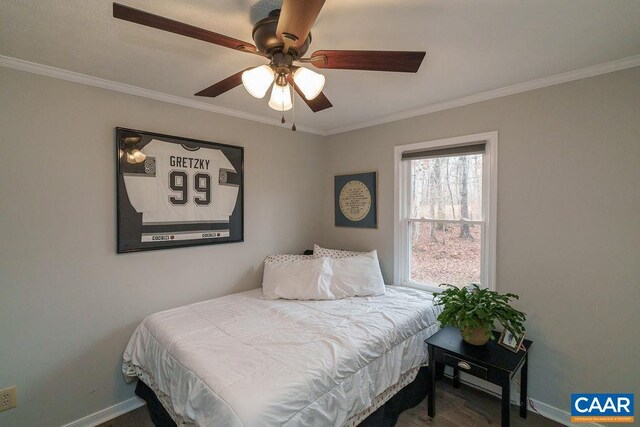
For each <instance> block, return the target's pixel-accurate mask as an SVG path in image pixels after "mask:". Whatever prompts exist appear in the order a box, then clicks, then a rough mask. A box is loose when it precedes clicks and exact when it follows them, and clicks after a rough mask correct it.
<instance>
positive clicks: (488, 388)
mask: <svg viewBox="0 0 640 427" xmlns="http://www.w3.org/2000/svg"><path fill="white" fill-rule="evenodd" d="M445 376H446V377H448V378H451V375H450V374H448V373H446V374H445ZM460 382H461V383H463V384H465V385H468V386H469V387H473V388H475V389H477V390H480V391H483V392H485V393H489V394H491V395H493V396H496V397H498V398H499V397H501V396H500V391H499V390H500V388H499V387H498V386H494V385H493V384H491V383H488V382H485V381H482V380H480V379H478V378H475V377H472V376H470V375H465V374H464V373H461V378H460ZM531 403H533V406H534V407H532V406H531ZM511 404H512V405H520V389H519V388H518V389H517V390H514V389H513V388H512V390H511ZM527 408H528V409H529V411H531V412H534V413H536V412H537V413H538V414H540V415H541V416H543V417H545V418H548V419H550V420H553V421H555V422H557V423H560V424H563V425H565V426H572V425H575V424H572V423H571V413H570V412H567V411H563V410H562V409H559V408H556V407H555V406H551V405H549V404H548V403H544V402H541V401H539V400H536V399H533V398H529V402H527ZM580 425H581V426H585V427H604V426H603V425H602V424H597V423H581V424H580Z"/></svg>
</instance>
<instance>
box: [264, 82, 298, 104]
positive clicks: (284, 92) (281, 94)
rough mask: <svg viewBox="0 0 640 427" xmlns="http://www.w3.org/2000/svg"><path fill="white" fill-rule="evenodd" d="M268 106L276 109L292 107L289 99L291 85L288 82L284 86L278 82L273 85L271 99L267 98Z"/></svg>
mask: <svg viewBox="0 0 640 427" xmlns="http://www.w3.org/2000/svg"><path fill="white" fill-rule="evenodd" d="M269 107H271V108H273V109H274V110H276V111H287V110H290V109H291V107H293V101H292V100H291V87H290V86H289V84H288V83H287V84H285V85H284V86H281V85H279V84H274V85H273V90H272V91H271V99H269Z"/></svg>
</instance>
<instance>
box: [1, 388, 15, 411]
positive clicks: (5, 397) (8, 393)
mask: <svg viewBox="0 0 640 427" xmlns="http://www.w3.org/2000/svg"><path fill="white" fill-rule="evenodd" d="M15 407H16V387H15V386H13V387H9V388H5V389H2V390H0V412H2V411H6V410H7V409H11V408H15Z"/></svg>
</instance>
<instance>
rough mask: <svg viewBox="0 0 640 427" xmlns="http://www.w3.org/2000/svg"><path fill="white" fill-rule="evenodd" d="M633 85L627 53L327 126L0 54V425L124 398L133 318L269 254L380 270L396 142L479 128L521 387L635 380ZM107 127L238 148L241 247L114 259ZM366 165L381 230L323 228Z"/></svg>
mask: <svg viewBox="0 0 640 427" xmlns="http://www.w3.org/2000/svg"><path fill="white" fill-rule="evenodd" d="M639 82H640V68H635V69H631V70H626V71H621V72H617V73H613V74H608V75H603V76H599V77H594V78H590V79H586V80H581V81H576V82H572V83H567V84H563V85H559V86H553V87H549V88H545V89H540V90H536V91H532V92H528V93H523V94H519V95H513V96H509V97H505V98H500V99H495V100H492V101H487V102H483V103H479V104H475V105H470V106H466V107H461V108H456V109H453V110H448V111H443V112H439V113H433V114H429V115H427V116H423V117H417V118H412V119H408V120H404V121H401V122H396V123H390V124H386V125H381V126H376V127H373V128H369V129H363V130H359V131H354V132H350V133H346V134H342V135H336V136H332V137H329V138H320V137H316V136H312V135H307V134H303V133H300V132H297V133H295V134H294V133H292V132H290V131H288V130H286V129H278V128H275V127H272V126H267V125H260V124H256V123H253V122H248V121H243V120H239V119H234V118H229V117H222V116H218V115H215V114H212V113H207V112H203V111H199V110H193V109H189V108H184V107H178V106H174V105H170V104H166V103H162V102H156V101H151V100H147V99H143V98H137V97H133V96H129V95H123V94H119V93H115V92H110V91H106V90H101V89H96V88H91V87H87V86H82V85H77V84H73V83H67V82H63V81H59V80H54V79H49V78H45V77H39V76H35V75H31V74H27V73H22V72H17V71H11V70H7V69H0V87H2V90H1V91H0V147H1V157H0V159H2V167H1V168H0V200H2V202H1V204H0V227H1V228H0V230H1V231H2V250H1V253H0V337H1V340H2V341H1V342H0V366H1V367H2V368H0V386H1V387H4V386H8V385H13V384H15V385H17V386H18V399H19V403H18V405H19V406H18V408H16V409H13V410H10V411H7V412H3V413H0V424H1V425H3V426H4V425H6V426H36V425H37V426H47V425H52V426H53V425H60V424H63V423H66V422H70V421H73V420H76V419H78V418H81V417H83V416H85V415H87V414H90V413H93V412H95V411H98V410H101V409H104V408H106V407H107V406H109V405H112V404H115V403H119V402H121V401H124V400H126V399H128V398H129V397H131V396H132V389H131V387H129V386H126V385H125V384H124V383H123V379H122V375H121V374H120V360H121V353H122V350H123V348H124V346H125V344H126V342H127V340H128V338H129V336H130V334H131V332H132V331H133V329H134V328H135V326H136V325H137V324H138V322H139V321H140V320H141V319H142V318H143V317H144V316H145V315H146V314H149V313H152V312H155V311H158V310H162V309H165V308H169V307H175V306H179V305H182V304H186V303H190V302H194V301H198V300H203V299H207V298H213V297H216V296H220V295H224V294H228V293H231V292H236V291H242V290H246V289H251V288H254V287H257V286H259V284H260V278H261V269H260V264H261V262H262V260H263V258H264V256H265V255H267V254H269V253H285V252H292V253H296V252H300V251H302V250H303V249H304V248H306V247H308V246H309V245H310V244H311V243H313V242H314V241H317V242H318V243H321V244H324V245H325V246H328V247H340V248H345V249H349V248H350V249H373V248H376V249H378V250H379V254H380V257H381V259H382V264H383V270H384V274H385V278H386V279H387V282H390V280H391V278H392V276H393V271H392V269H393V223H392V221H393V205H392V204H393V190H394V189H393V147H394V146H395V145H401V144H406V143H411V142H419V141H426V140H433V139H439V138H445V137H451V136H458V135H465V134H471V133H478V132H485V131H492V130H497V131H498V132H499V150H498V151H499V152H498V158H499V163H498V180H499V183H498V260H497V270H498V271H497V274H498V275H497V282H498V289H499V290H500V291H502V292H505V291H512V292H516V293H518V294H520V296H521V302H520V303H519V307H520V308H522V309H524V310H525V311H526V312H527V313H528V314H529V318H528V336H529V337H530V338H532V339H534V340H535V345H534V350H533V353H532V361H531V362H532V366H531V388H530V390H531V394H532V396H533V397H534V398H536V399H539V400H541V401H543V402H546V403H549V404H551V405H553V406H556V407H558V408H560V409H565V410H568V407H569V394H570V393H571V392H578V391H581V392H598V391H600V392H607V391H611V392H613V391H621V392H622V391H631V392H635V393H640V385H639V381H640V380H639V378H640V373H639V372H640V371H638V368H637V367H636V366H635V365H634V363H635V361H637V360H640V329H639V328H638V327H637V325H638V323H639V321H640V315H638V312H637V309H636V308H635V305H636V304H637V302H638V301H640V268H639V267H638V266H640V255H639V253H640V251H638V243H639V242H640V220H639V219H638V218H640V215H638V212H639V211H640V187H639V185H638V184H639V183H640V167H639V165H640V108H639V105H640V84H639ZM115 126H126V127H133V128H140V129H146V130H150V131H156V132H161V133H167V134H174V135H183V136H187V137H193V138H198V139H204V140H212V141H217V142H222V143H229V144H236V145H242V146H244V147H245V171H246V172H245V182H246V193H245V195H246V198H245V201H246V207H245V208H246V210H245V226H246V230H245V231H246V234H245V237H246V242H245V243H238V244H230V245H220V246H204V247H195V248H182V249H173V250H167V251H155V252H147V253H140V254H127V255H116V254H115V243H116V242H115V218H116V211H115V159H114V153H113V152H114V147H113V144H114V141H113V139H114V138H113V128H114V127H115ZM370 170H377V171H378V172H379V229H378V230H357V229H344V228H340V229H338V228H335V227H334V226H333V188H332V187H333V176H334V175H335V174H338V173H350V172H365V171H370ZM301 177H303V178H302V179H301ZM318 195H321V196H320V197H318ZM292 207H293V208H292Z"/></svg>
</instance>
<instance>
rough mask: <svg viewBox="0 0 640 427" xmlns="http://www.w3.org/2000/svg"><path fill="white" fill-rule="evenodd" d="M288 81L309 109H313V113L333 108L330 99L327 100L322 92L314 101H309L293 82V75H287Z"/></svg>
mask: <svg viewBox="0 0 640 427" xmlns="http://www.w3.org/2000/svg"><path fill="white" fill-rule="evenodd" d="M287 81H288V82H289V84H290V85H291V86H293V88H294V89H295V90H296V93H297V94H298V95H299V96H300V98H302V100H303V101H304V102H305V104H307V105H308V106H309V108H311V111H313V112H314V113H317V112H318V111H322V110H326V109H327V108H331V107H333V104H332V103H331V101H329V99H327V97H326V96H325V95H324V93H323V92H320V93H319V94H318V95H317V96H316V97H315V98H313V99H312V100H308V99H307V98H305V97H304V94H303V93H302V91H301V90H300V88H299V87H298V85H297V84H295V82H294V81H293V77H292V76H291V74H288V75H287Z"/></svg>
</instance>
